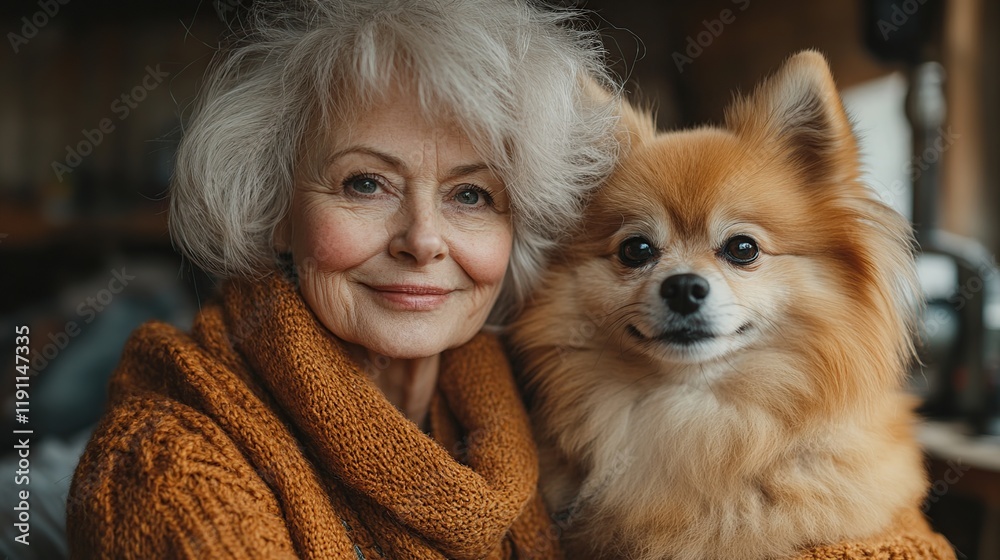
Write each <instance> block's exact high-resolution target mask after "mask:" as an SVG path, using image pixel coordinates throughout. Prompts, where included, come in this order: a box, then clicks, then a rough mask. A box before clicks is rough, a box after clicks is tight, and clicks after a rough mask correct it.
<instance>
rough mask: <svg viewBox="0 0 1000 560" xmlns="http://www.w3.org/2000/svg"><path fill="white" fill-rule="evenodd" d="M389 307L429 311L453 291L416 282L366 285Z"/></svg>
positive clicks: (441, 302)
mask: <svg viewBox="0 0 1000 560" xmlns="http://www.w3.org/2000/svg"><path fill="white" fill-rule="evenodd" d="M368 288H369V289H371V290H372V291H373V292H375V294H376V295H377V296H378V297H379V298H381V299H382V300H383V301H385V302H386V303H388V304H389V305H390V307H393V308H397V309H402V310H406V311H431V310H433V309H436V308H437V307H439V306H440V305H441V304H443V303H444V302H445V300H447V299H448V296H449V295H450V294H451V293H452V292H453V291H454V290H451V289H448V288H439V287H437V286H421V285H417V284H391V285H385V286H368Z"/></svg>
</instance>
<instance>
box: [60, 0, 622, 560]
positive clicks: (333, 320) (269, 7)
mask: <svg viewBox="0 0 1000 560" xmlns="http://www.w3.org/2000/svg"><path fill="white" fill-rule="evenodd" d="M571 16H572V14H571V13H566V12H559V11H551V10H549V11H543V10H541V9H539V8H536V7H533V6H532V5H529V4H526V3H525V2H523V1H520V0H503V1H500V0H462V1H454V0H414V1H402V0H396V1H393V0H386V1H377V2H372V1H369V0H300V1H299V2H297V3H296V4H294V5H287V4H274V3H265V4H264V5H263V7H261V6H258V9H257V10H256V11H255V13H254V17H253V18H252V21H253V22H254V25H253V28H252V29H251V33H250V34H249V35H248V38H247V40H246V41H245V42H243V43H241V46H239V47H238V48H236V49H235V50H233V51H232V52H231V54H230V55H228V56H227V57H225V58H223V59H222V60H221V61H220V62H219V63H218V64H217V65H216V66H215V68H214V70H213V71H212V73H211V74H210V76H209V78H208V81H207V84H206V87H205V89H204V91H203V93H202V96H201V100H200V104H199V106H198V109H197V111H196V114H195V116H194V118H193V120H192V122H191V123H190V125H189V126H188V128H187V129H186V135H185V138H184V140H183V142H182V144H181V146H180V151H179V154H178V160H177V168H176V173H175V177H174V181H173V185H172V206H171V216H170V227H171V232H172V234H173V237H174V239H175V240H176V243H177V244H178V246H179V247H180V248H181V249H182V250H183V252H184V253H185V254H186V255H187V256H188V257H189V258H190V259H191V260H192V261H194V262H196V263H197V264H199V265H200V266H202V267H203V268H205V269H206V270H209V271H212V272H214V273H216V274H217V275H219V276H221V277H223V278H225V281H224V282H223V284H222V290H221V296H220V297H219V298H218V300H217V301H216V302H215V303H213V304H210V305H206V306H205V308H204V309H203V310H202V311H201V313H200V314H199V316H198V318H197V320H196V322H195V324H194V326H193V329H192V332H191V333H190V334H187V333H182V332H179V331H178V330H176V329H174V328H172V327H170V326H168V325H165V324H157V323H152V324H147V325H145V326H143V327H142V328H140V329H139V330H138V331H136V333H134V335H133V336H132V338H131V340H130V343H129V345H128V347H127V348H126V350H125V352H124V355H123V358H122V362H121V365H120V367H119V369H118V370H117V372H116V373H115V375H114V377H113V380H112V382H111V386H110V397H111V402H110V405H109V409H108V411H107V413H106V415H105V417H104V419H103V420H102V422H101V423H100V425H99V427H98V429H97V431H96V433H95V434H94V436H93V438H92V440H91V441H90V443H89V445H88V448H87V450H86V452H85V453H84V455H83V457H82V459H81V461H80V464H79V466H78V468H77V470H76V473H75V476H74V479H73V485H72V490H71V492H70V496H69V503H68V530H69V538H70V543H71V550H72V553H73V554H74V556H75V557H79V558H111V557H115V558H119V557H121V558H163V557H192V558H213V559H221V558H269V559H274V558H295V557H303V558H352V559H353V558H445V557H448V558H513V557H517V558H556V557H559V550H558V543H557V541H556V537H557V531H555V530H554V529H553V527H552V524H551V521H550V520H549V518H548V515H547V513H546V511H545V509H544V506H543V504H542V503H541V501H540V499H539V497H538V495H537V493H536V479H537V459H536V452H535V447H534V444H533V442H532V439H531V432H530V428H529V425H528V421H527V418H526V415H525V412H524V410H523V408H522V404H521V402H520V400H519V396H518V394H517V391H516V388H515V385H514V383H513V381H512V376H511V372H510V369H509V366H508V364H507V361H506V359H505V357H504V354H503V352H502V349H501V347H500V345H499V344H498V342H497V340H496V339H495V338H494V336H492V335H490V334H485V333H481V332H480V331H481V330H482V328H483V326H484V324H485V323H486V321H487V318H488V317H489V316H490V314H491V313H492V314H493V319H494V320H499V319H501V318H502V314H503V313H504V312H505V311H507V310H510V309H512V308H515V307H516V306H517V305H518V304H519V302H520V301H521V299H522V298H523V297H524V295H525V294H526V292H527V290H528V289H529V288H530V287H531V286H532V283H533V281H534V279H535V277H536V276H537V275H538V272H539V269H540V267H541V266H543V255H544V253H545V251H546V250H547V249H549V248H550V246H551V245H552V244H553V242H554V241H555V240H557V239H558V236H559V234H560V233H561V232H562V231H564V228H565V227H566V226H567V225H568V224H569V223H571V222H572V219H573V217H574V216H575V215H576V213H577V209H578V206H579V204H580V201H581V197H582V195H583V194H584V193H585V192H586V191H587V189H589V188H590V187H592V186H593V185H594V183H595V182H597V181H598V180H600V178H601V177H602V176H603V175H604V174H605V173H606V172H607V171H608V170H609V169H610V167H611V165H612V164H613V156H614V151H615V148H614V147H615V142H614V140H613V136H612V128H613V125H614V118H613V107H612V103H613V100H609V99H605V100H601V101H598V100H594V99H590V98H589V97H588V96H587V95H586V94H585V89H586V85H585V84H587V83H588V82H590V81H592V80H595V79H596V80H597V82H598V83H603V84H604V85H606V86H608V85H611V84H610V82H609V80H608V78H607V76H606V74H605V71H604V70H603V66H602V64H601V50H600V48H599V44H600V43H599V42H598V41H597V40H596V38H595V37H594V36H593V35H592V34H590V33H587V32H582V31H579V30H575V29H573V28H572V27H571V26H569V25H567V20H569V19H571Z"/></svg>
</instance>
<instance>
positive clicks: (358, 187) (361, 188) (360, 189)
mask: <svg viewBox="0 0 1000 560" xmlns="http://www.w3.org/2000/svg"><path fill="white" fill-rule="evenodd" d="M344 186H345V187H347V188H349V189H351V190H352V191H354V192H357V193H360V194H375V192H376V191H378V187H379V184H378V181H376V180H375V179H373V178H371V177H365V176H356V177H348V179H347V180H346V181H344Z"/></svg>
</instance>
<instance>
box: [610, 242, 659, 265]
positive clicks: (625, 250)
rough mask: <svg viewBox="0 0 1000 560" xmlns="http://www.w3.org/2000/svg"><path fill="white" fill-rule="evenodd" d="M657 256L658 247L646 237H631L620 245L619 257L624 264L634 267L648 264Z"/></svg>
mask: <svg viewBox="0 0 1000 560" xmlns="http://www.w3.org/2000/svg"><path fill="white" fill-rule="evenodd" d="M655 256H656V249H654V248H653V245H652V244H650V242H649V240H648V239H646V238H644V237H630V238H628V239H626V240H625V241H622V244H621V245H619V246H618V258H619V259H621V261H622V264H624V265H625V266H630V267H632V268H637V267H640V266H642V265H644V264H646V263H647V262H648V261H649V260H650V259H652V258H653V257H655Z"/></svg>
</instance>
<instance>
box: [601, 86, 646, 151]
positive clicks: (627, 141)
mask: <svg viewBox="0 0 1000 560" xmlns="http://www.w3.org/2000/svg"><path fill="white" fill-rule="evenodd" d="M583 90H584V95H586V96H587V97H589V98H590V99H594V100H596V101H598V102H600V103H601V104H604V103H608V102H609V101H615V102H616V105H615V108H616V110H615V114H616V116H617V117H618V125H617V126H616V127H615V136H616V137H617V138H618V142H619V143H620V144H621V146H622V147H623V148H625V149H627V148H628V147H629V146H630V145H632V144H634V143H636V141H637V140H638V142H643V141H645V140H649V139H651V138H653V137H654V136H656V122H655V120H654V119H653V116H652V113H650V112H649V111H644V110H641V109H638V108H637V107H635V106H634V105H632V104H631V103H629V102H628V100H627V99H625V96H624V95H622V94H620V93H619V94H618V95H615V94H613V93H612V92H610V91H608V89H607V88H606V87H605V86H602V85H601V84H599V83H598V82H597V80H595V79H594V78H593V77H592V76H587V77H586V78H585V79H584V84H583Z"/></svg>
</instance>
